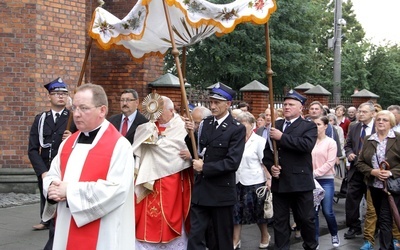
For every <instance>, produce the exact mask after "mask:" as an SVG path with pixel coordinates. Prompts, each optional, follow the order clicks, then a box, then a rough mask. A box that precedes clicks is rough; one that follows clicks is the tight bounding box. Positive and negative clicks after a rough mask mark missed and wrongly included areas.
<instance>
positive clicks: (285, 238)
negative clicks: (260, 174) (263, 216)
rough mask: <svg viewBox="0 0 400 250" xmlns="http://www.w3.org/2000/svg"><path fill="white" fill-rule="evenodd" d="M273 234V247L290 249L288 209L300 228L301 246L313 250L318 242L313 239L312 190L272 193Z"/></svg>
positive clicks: (313, 212) (313, 213)
mask: <svg viewBox="0 0 400 250" xmlns="http://www.w3.org/2000/svg"><path fill="white" fill-rule="evenodd" d="M273 195H274V196H273V199H272V201H273V205H274V236H275V249H285V250H286V249H290V233H291V228H290V209H292V211H293V216H294V218H295V221H296V225H297V227H299V228H300V232H301V236H302V237H303V240H304V243H303V248H304V249H307V250H314V249H316V248H317V245H318V242H317V240H316V239H315V230H316V229H315V211H314V196H313V191H312V190H311V191H306V192H292V193H274V194H273Z"/></svg>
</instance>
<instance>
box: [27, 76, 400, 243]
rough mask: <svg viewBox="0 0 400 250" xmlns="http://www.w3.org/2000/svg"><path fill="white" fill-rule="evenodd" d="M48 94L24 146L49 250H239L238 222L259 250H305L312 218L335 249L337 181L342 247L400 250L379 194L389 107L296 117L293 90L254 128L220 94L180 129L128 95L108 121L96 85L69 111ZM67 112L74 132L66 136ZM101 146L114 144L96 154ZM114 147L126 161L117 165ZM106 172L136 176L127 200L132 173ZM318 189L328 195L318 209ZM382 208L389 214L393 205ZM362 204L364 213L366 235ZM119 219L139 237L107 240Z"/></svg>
mask: <svg viewBox="0 0 400 250" xmlns="http://www.w3.org/2000/svg"><path fill="white" fill-rule="evenodd" d="M45 87H46V89H47V90H48V92H49V100H50V104H51V110H50V111H46V112H43V113H41V114H39V115H38V116H37V117H36V118H35V121H34V123H33V126H32V129H31V134H30V142H29V157H30V160H31V162H32V165H33V167H34V169H35V171H36V174H37V176H38V181H39V188H40V190H41V193H42V197H41V206H40V215H41V223H40V224H38V225H35V226H34V229H36V230H43V229H48V228H50V230H49V241H48V242H47V244H46V247H45V249H52V248H53V244H54V246H57V247H61V246H71V247H72V246H74V245H76V244H89V243H84V242H83V241H80V237H79V235H80V236H82V235H83V236H87V237H89V238H90V239H91V240H88V241H87V242H91V243H90V244H92V245H91V246H95V248H97V249H103V248H104V247H105V246H107V247H111V248H112V249H126V248H124V247H126V246H127V244H132V245H134V246H132V249H135V248H136V249H190V250H191V249H206V247H207V248H208V249H239V248H240V247H241V240H240V236H241V228H242V225H245V224H257V226H258V228H259V229H260V243H259V248H260V249H266V248H268V247H269V246H270V243H271V242H274V244H275V245H274V246H275V248H276V249H287V248H289V237H290V234H291V231H294V233H295V236H296V238H298V239H301V238H302V239H303V241H304V243H303V247H304V249H318V248H319V243H318V239H319V214H320V210H321V211H322V214H323V215H324V217H325V219H326V222H327V225H328V229H329V232H330V234H331V239H332V245H333V247H339V246H340V237H339V235H338V226H337V222H336V218H335V214H334V211H333V199H334V194H335V185H334V179H335V178H336V177H338V176H339V177H340V178H345V180H346V181H347V193H346V206H345V209H346V211H345V212H346V226H347V227H348V231H347V232H346V233H345V235H344V238H345V239H352V238H354V237H356V236H357V235H361V234H363V237H364V239H365V242H364V245H363V246H360V247H361V248H360V249H361V250H365V249H373V247H374V245H375V235H376V234H379V244H380V249H400V243H399V240H400V233H399V230H398V229H397V227H396V226H395V224H393V222H392V214H391V210H390V207H389V202H388V194H387V193H385V192H383V187H384V183H385V181H386V180H387V179H388V178H399V177H400V166H399V164H400V159H399V158H400V151H399V150H400V148H399V146H398V145H400V144H399V141H398V140H399V139H400V134H398V133H399V132H400V106H398V105H392V106H390V107H388V108H387V109H386V110H382V107H381V106H380V105H379V104H376V103H372V102H366V103H363V104H361V105H360V106H359V107H357V108H356V107H348V108H346V107H344V106H343V105H338V106H336V107H327V106H325V105H322V104H321V103H320V102H318V101H314V102H312V103H311V104H310V105H309V106H308V107H305V106H304V105H305V103H306V98H305V97H303V96H302V95H300V94H299V93H297V92H295V91H293V90H291V91H289V92H288V93H287V95H286V96H285V98H284V104H283V108H281V109H270V108H266V110H265V112H263V113H261V114H258V115H256V116H254V115H253V114H251V107H250V106H249V105H248V104H247V103H244V102H243V103H240V104H239V105H238V106H237V107H235V108H233V107H232V99H233V98H234V96H235V94H236V93H235V92H234V91H233V90H231V89H229V88H226V87H224V86H222V85H221V86H219V85H217V86H215V87H214V88H213V89H212V91H211V93H210V96H209V98H210V107H209V108H206V107H195V108H194V109H193V110H191V118H190V119H189V118H188V117H181V116H180V115H179V114H177V112H176V111H175V106H174V103H173V102H172V101H171V99H169V98H168V97H166V96H162V97H161V99H162V102H163V106H162V109H160V110H159V113H160V115H159V117H157V118H156V119H154V120H151V117H145V116H144V115H143V114H141V113H140V112H139V110H138V105H139V97H138V94H137V92H136V91H135V90H133V89H127V90H125V91H123V92H122V94H121V99H120V104H121V113H120V114H116V115H113V116H111V117H109V118H108V119H106V116H107V115H108V114H107V112H108V102H107V96H106V94H105V92H104V90H103V89H102V88H101V87H99V86H98V85H87V87H84V88H83V87H82V88H80V89H78V92H77V94H75V96H74V99H73V100H72V103H71V104H69V105H68V106H69V108H68V107H66V106H67V104H68V90H67V86H66V84H65V83H64V82H63V81H62V80H61V79H60V78H58V79H56V80H55V81H52V82H50V83H49V84H47V85H46V86H45ZM103 100H104V101H103ZM70 113H72V114H71V115H72V116H73V120H74V122H73V124H72V127H70V128H68V129H67V120H68V117H69V114H70ZM149 119H150V121H149ZM273 124H275V126H273ZM75 131H77V132H76V133H74V132H75ZM116 133H118V135H116ZM192 133H193V134H192ZM71 134H72V135H71ZM103 137H104V138H107V140H111V141H112V142H113V144H112V145H106V144H107V143H106V144H102V140H103V139H102V138H103ZM71 138H73V139H71ZM121 138H122V139H121ZM104 140H105V139H104ZM126 144H131V145H132V148H126ZM90 145H92V146H90ZM91 147H93V150H91ZM59 148H60V152H62V153H59V154H57V151H58V150H59ZM114 148H118V149H120V150H122V151H123V152H127V153H128V154H131V156H132V157H130V158H127V159H122V158H121V157H122V156H121V155H120V154H118V153H116V152H115V151H113V149H114ZM77 150H79V151H77ZM96 150H104V152H109V153H106V154H105V155H104V156H102V157H104V161H103V162H102V165H101V166H102V168H103V170H100V172H98V173H97V172H96V173H90V171H92V169H94V168H95V164H97V163H96V160H95V159H94V158H93V157H99V156H98V154H97V153H96ZM122 151H121V152H122ZM82 155H83V156H82ZM92 155H94V156H92ZM275 156H278V157H276V158H275ZM277 159H278V160H277ZM382 162H384V163H385V164H386V165H385V164H384V165H382V164H381V163H382ZM72 163H74V165H72ZM115 164H120V165H119V166H125V168H126V167H128V166H129V167H131V168H132V169H131V170H132V174H131V175H132V176H131V178H132V179H131V181H132V183H131V184H132V185H134V188H133V187H131V184H129V177H127V174H128V175H129V174H130V173H131V172H129V171H128V172H125V170H124V169H123V167H122V168H121V167H119V168H118V167H117V166H116V165H115ZM382 166H386V168H385V167H382ZM388 166H390V169H389V167H388ZM73 171H75V172H74V174H72V173H73ZM101 171H103V172H104V173H101ZM107 171H109V172H108V174H107ZM113 171H115V173H114V172H113ZM124 172H125V174H124ZM133 172H134V174H133ZM89 173H90V174H89ZM133 178H134V179H133ZM133 180H134V182H133ZM133 183H134V184H133ZM315 184H317V186H321V187H322V188H323V189H324V198H323V199H322V201H320V203H318V204H317V205H315V203H314V199H315V197H314V194H313V190H314V189H315V188H316V185H315ZM261 187H266V189H267V190H269V191H272V193H273V205H274V217H273V218H272V220H268V219H266V218H265V217H264V203H265V198H266V196H265V195H262V196H258V195H257V192H256V190H257V189H259V188H261ZM129 189H133V190H134V192H135V195H134V198H135V202H134V201H133V199H127V196H129V195H133V193H131V192H130V191H129ZM133 190H131V191H133ZM392 196H393V197H394V200H395V202H396V204H397V207H399V204H400V196H399V195H396V194H392ZM131 198H133V197H131ZM362 199H364V200H366V201H367V212H366V215H365V219H364V225H363V228H362V215H360V212H359V211H360V210H359V206H360V202H361V200H362ZM113 201H118V202H117V203H113ZM129 202H130V203H129ZM57 205H58V206H57ZM117 207H118V209H116V208H117ZM115 209H116V210H115ZM126 209H129V210H131V212H133V214H134V215H135V218H132V223H134V225H135V232H134V233H133V231H132V230H133V227H129V226H125V227H123V228H118V227H117V228H118V229H116V230H114V231H112V232H110V230H109V228H114V227H115V226H117V225H114V224H113V223H110V221H109V220H110V219H109V218H115V216H117V215H118V216H125V218H126V219H129V218H130V217H129V216H127V215H126V212H127V211H126ZM56 210H57V213H58V216H57V218H55V217H54V214H55V211H56ZM42 216H43V217H42ZM55 220H57V221H58V223H55V222H56V221H55ZM70 222H71V224H70ZM100 222H101V223H102V225H100V224H99V223H100ZM125 222H126V221H125ZM291 222H294V224H293V225H290V223H291ZM60 223H62V224H63V226H55V224H56V225H57V224H60ZM74 223H75V224H74ZM76 223H80V224H78V225H76ZM96 223H97V224H96ZM121 223H122V222H121ZM125 224H126V223H122V224H121V225H125ZM268 224H269V225H271V226H272V227H273V229H274V239H271V235H270V234H269V232H268ZM94 225H96V226H94ZM105 227H109V228H108V229H104V228H105ZM363 229H364V230H363ZM93 232H95V233H93ZM96 232H97V233H96ZM127 233H128V234H129V233H131V234H133V235H135V243H132V241H129V240H121V241H120V242H119V243H118V242H116V240H117V239H119V236H121V235H123V236H126V235H127ZM99 234H100V235H101V239H100V237H99ZM117 234H118V235H117ZM107 241H110V243H107V244H106V243H105V242H107ZM53 242H54V243H53ZM77 242H79V243H77ZM102 244H103V245H102ZM104 249H105V248H104Z"/></svg>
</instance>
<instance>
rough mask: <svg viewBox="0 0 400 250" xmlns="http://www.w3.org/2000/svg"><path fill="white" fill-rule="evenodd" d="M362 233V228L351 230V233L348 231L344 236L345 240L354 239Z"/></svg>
mask: <svg viewBox="0 0 400 250" xmlns="http://www.w3.org/2000/svg"><path fill="white" fill-rule="evenodd" d="M361 234H362V231H361V228H350V229H349V231H347V232H346V233H345V234H344V238H345V239H354V238H355V237H356V235H361Z"/></svg>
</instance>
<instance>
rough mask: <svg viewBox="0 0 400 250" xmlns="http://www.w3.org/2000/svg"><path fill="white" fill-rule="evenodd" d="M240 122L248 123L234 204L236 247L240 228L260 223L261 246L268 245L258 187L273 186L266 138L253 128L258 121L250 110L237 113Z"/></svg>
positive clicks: (234, 241) (263, 197)
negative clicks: (265, 160) (266, 161)
mask: <svg viewBox="0 0 400 250" xmlns="http://www.w3.org/2000/svg"><path fill="white" fill-rule="evenodd" d="M236 120H238V121H239V122H240V123H242V124H243V125H244V126H245V127H246V144H245V148H244V152H243V156H242V160H241V162H240V165H239V168H238V170H237V171H236V190H237V200H238V201H237V203H236V204H235V205H234V208H233V211H234V213H233V214H234V218H233V221H234V228H233V246H234V249H238V248H240V247H241V241H240V232H241V228H242V225H244V224H253V223H257V225H258V227H259V228H260V232H261V241H260V245H259V248H260V249H266V248H267V247H268V246H269V242H270V239H271V236H270V235H269V233H268V228H267V219H265V218H264V201H265V195H264V196H261V197H258V196H257V193H256V190H257V189H258V188H259V187H262V186H265V185H267V187H268V189H270V187H271V175H270V174H269V173H268V171H267V169H266V168H265V167H264V165H263V164H262V158H263V156H264V153H263V150H264V147H265V143H266V140H265V139H264V138H263V137H261V136H259V135H257V134H256V133H254V132H253V127H254V124H255V122H256V119H255V118H254V116H253V115H252V114H251V113H249V112H242V113H240V114H239V115H238V116H237V117H236Z"/></svg>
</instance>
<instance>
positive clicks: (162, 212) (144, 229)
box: [135, 123, 192, 243]
mask: <svg viewBox="0 0 400 250" xmlns="http://www.w3.org/2000/svg"><path fill="white" fill-rule="evenodd" d="M156 125H158V123H156ZM157 127H158V129H159V132H160V133H161V132H163V131H164V130H165V128H164V127H159V126H157ZM176 157H179V156H178V155H176ZM190 176H191V171H190V169H185V170H182V171H180V172H179V173H176V174H172V175H169V176H166V177H163V178H161V179H158V180H156V181H155V182H154V186H153V190H154V191H153V193H151V194H149V195H148V196H147V197H145V198H144V199H143V200H142V201H141V202H140V203H136V206H135V215H136V238H137V239H138V240H140V241H145V242H150V243H168V242H170V241H172V240H174V239H176V238H178V237H180V236H181V235H182V223H184V224H185V230H186V233H188V232H189V226H190V222H189V209H190V201H191V187H192V183H191V179H192V178H191V177H190Z"/></svg>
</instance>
